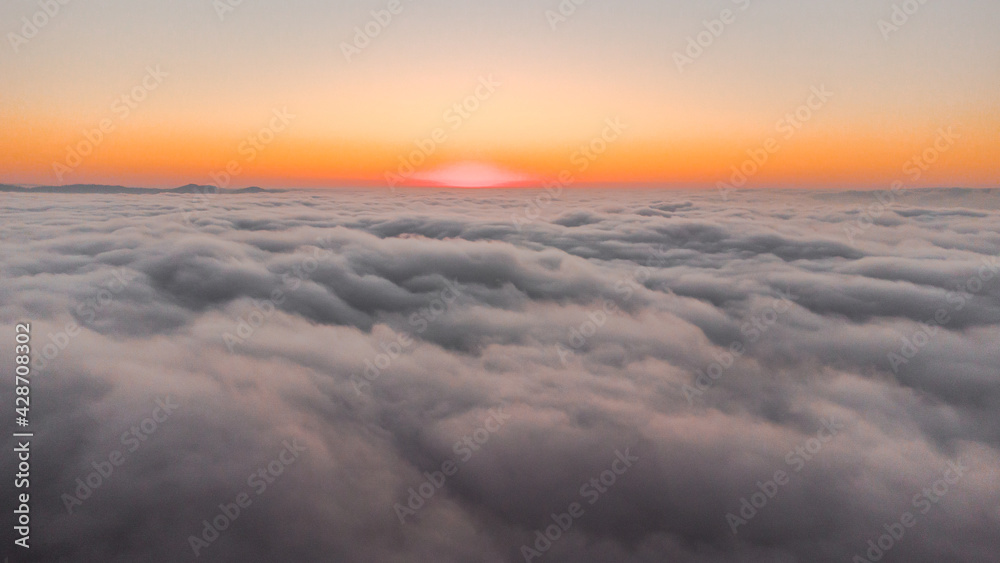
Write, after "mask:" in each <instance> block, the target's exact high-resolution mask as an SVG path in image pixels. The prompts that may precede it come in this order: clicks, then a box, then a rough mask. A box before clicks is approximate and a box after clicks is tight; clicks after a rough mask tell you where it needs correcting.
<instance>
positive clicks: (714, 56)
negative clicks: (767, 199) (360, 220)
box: [0, 0, 1000, 188]
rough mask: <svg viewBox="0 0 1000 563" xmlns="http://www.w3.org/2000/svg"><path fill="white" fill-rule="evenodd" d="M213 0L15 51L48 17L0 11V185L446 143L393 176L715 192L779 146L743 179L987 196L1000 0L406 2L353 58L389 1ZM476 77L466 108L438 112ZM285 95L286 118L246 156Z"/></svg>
mask: <svg viewBox="0 0 1000 563" xmlns="http://www.w3.org/2000/svg"><path fill="white" fill-rule="evenodd" d="M53 1H54V0H53ZM64 1H65V0H64ZM232 1H233V3H236V0H232ZM225 2H227V0H219V1H218V2H216V3H214V4H216V5H217V4H222V3H225ZM567 3H569V0H567ZM896 3H897V4H898V5H900V6H902V5H904V4H907V2H903V1H902V0H897V1H896ZM914 3H915V2H914ZM214 4H213V1H212V0H175V1H172V2H142V3H137V2H127V1H124V0H97V1H91V2H84V1H82V0H73V1H69V3H68V5H65V6H59V12H58V13H57V14H56V15H55V16H53V17H51V18H49V21H48V22H46V23H45V25H44V26H41V27H40V29H38V31H37V34H35V35H34V36H33V37H30V38H27V34H24V37H25V41H20V40H18V39H16V38H15V37H14V36H12V35H11V34H22V33H24V31H28V32H29V33H30V31H31V30H30V29H28V30H24V29H23V28H24V21H23V20H22V18H25V17H27V18H29V19H30V18H32V17H36V19H37V20H38V21H43V20H44V19H45V18H42V16H36V13H38V12H39V11H40V10H41V8H40V6H39V4H38V2H36V1H26V0H25V1H22V0H15V1H11V2H5V3H4V4H3V5H2V6H0V31H2V32H3V34H4V44H3V45H2V46H0V77H2V78H0V81H2V86H3V87H2V88H0V182H7V183H25V184H62V183H67V184H68V183H114V184H125V185H145V186H155V187H173V186H176V185H180V184H184V183H188V182H195V183H211V182H212V181H213V173H214V174H216V176H215V178H222V176H219V175H218V173H219V172H220V171H223V170H225V168H226V166H227V164H229V163H230V162H231V161H235V164H238V165H239V169H238V174H235V175H233V178H232V180H231V182H230V183H229V184H227V185H228V186H229V187H244V186H248V185H261V186H265V187H311V186H316V187H319V186H337V185H359V184H362V185H374V186H378V185H381V186H385V185H386V184H387V181H386V178H385V174H386V172H389V171H393V172H395V171H397V169H398V166H399V164H400V162H399V161H400V159H401V158H403V159H405V158H407V157H408V155H409V154H410V153H411V152H412V151H413V150H415V149H416V145H415V143H414V141H415V140H418V139H428V138H431V137H432V136H434V135H435V132H437V133H438V134H439V138H440V139H443V140H442V141H441V142H436V143H435V145H434V151H433V154H431V155H430V157H429V158H427V159H426V161H425V162H422V163H420V165H419V166H416V167H415V169H414V171H413V174H412V175H407V178H406V180H407V182H406V183H409V184H413V183H444V184H463V183H464V184H470V185H474V184H477V183H479V184H489V183H499V182H509V183H512V184H517V185H523V184H530V183H535V182H538V181H541V180H544V179H551V178H554V177H557V176H558V175H559V174H560V172H563V171H567V172H568V174H569V176H570V177H572V179H573V180H574V181H575V182H576V183H579V184H586V183H596V184H609V183H614V184H627V183H637V184H655V185H664V186H671V187H714V186H716V185H717V183H718V182H720V181H729V180H730V178H731V176H732V167H733V166H740V165H741V164H743V163H744V161H745V160H746V159H747V158H748V152H747V151H748V150H749V151H753V150H757V149H759V148H760V147H763V146H765V143H766V141H767V140H768V139H769V138H773V139H774V143H773V144H772V147H777V149H776V150H775V151H774V153H773V154H771V155H770V156H769V157H768V161H767V162H766V163H764V164H763V166H760V167H759V170H758V171H756V172H755V173H753V174H751V177H750V178H749V181H748V183H747V184H746V185H747V186H752V187H767V186H775V187H790V186H801V187H858V188H862V187H884V186H885V185H887V184H889V183H891V182H892V181H895V180H901V181H904V182H906V185H907V186H911V187H919V186H973V187H977V186H996V185H997V176H998V174H997V172H998V167H997V163H998V162H1000V111H998V109H997V105H996V104H997V94H998V93H1000V34H997V32H996V24H997V22H998V21H1000V4H998V3H997V2H996V1H995V0H951V1H945V0H929V1H928V2H927V3H926V4H924V5H922V6H920V7H919V9H918V10H917V11H916V12H915V13H913V14H912V15H910V16H909V19H908V21H906V22H905V24H904V25H902V26H900V27H899V28H898V30H892V31H891V32H886V30H885V29H882V30H880V26H879V21H880V20H885V21H890V18H891V17H892V14H893V5H894V3H893V2H892V1H889V0H819V1H812V2H802V1H800V0H767V1H765V0H711V1H698V2H694V1H689V2H678V1H670V0H656V1H654V0H616V1H612V0H587V1H585V2H583V4H582V5H581V6H579V7H578V8H577V9H576V12H575V13H574V14H572V15H570V16H568V17H567V18H566V21H564V22H561V23H558V25H556V26H555V29H553V26H552V25H551V23H550V21H549V18H547V15H546V11H548V10H552V11H553V12H558V10H559V1H558V0H551V1H529V0H505V1H504V2H499V1H489V2H487V1H481V0H402V1H401V6H402V11H401V13H399V14H397V15H395V16H393V18H392V21H391V22H390V23H389V24H388V25H387V26H386V27H385V28H384V29H382V30H381V32H380V34H379V35H378V36H377V37H375V38H374V39H372V40H371V42H370V44H369V45H368V46H367V47H365V48H364V49H363V50H361V52H360V53H356V54H355V55H354V56H353V57H352V59H351V60H350V61H348V60H347V58H346V57H345V55H344V53H343V44H344V43H345V42H347V43H351V42H353V41H354V36H355V34H356V32H355V28H356V27H363V26H365V24H367V23H369V22H370V21H372V19H373V17H372V15H371V12H372V11H373V10H376V11H377V10H383V9H385V8H386V7H387V6H388V5H389V4H390V2H389V0H378V1H368V0H365V1H356V2H346V1H331V2H319V1H311V0H283V1H279V0H243V2H242V4H241V5H239V6H237V7H235V8H234V9H233V10H232V11H229V12H226V13H225V14H224V17H220V15H219V14H218V13H217V7H216V6H215V5H214ZM744 8H745V9H744ZM726 9H729V10H732V13H733V14H734V16H733V17H734V21H732V23H730V24H728V25H725V26H724V29H723V31H722V32H721V34H720V35H719V36H718V37H717V38H713V39H712V41H711V44H710V45H709V46H708V47H707V48H704V52H703V53H702V54H700V56H698V57H697V58H696V59H693V60H692V62H691V64H688V65H686V66H685V67H684V69H683V72H682V71H680V70H679V69H678V65H677V64H676V62H675V57H674V53H675V52H678V53H683V52H684V50H685V49H686V47H687V46H688V40H689V38H691V37H695V36H696V35H697V34H698V33H699V32H702V31H705V25H704V23H703V22H704V21H705V20H712V19H716V18H719V16H720V14H721V13H722V11H723V10H726ZM898 21H899V19H898V18H897V22H898ZM886 34H887V35H886ZM15 43H16V46H15ZM156 67H159V68H160V69H162V71H163V72H166V73H167V74H168V76H166V77H165V78H163V80H162V83H159V84H157V85H156V87H155V89H152V90H151V91H149V92H148V97H146V99H145V100H143V101H141V102H139V103H136V104H135V107H134V108H130V110H129V113H128V115H127V117H126V116H125V115H124V112H123V111H122V105H121V104H119V105H118V106H117V109H116V106H115V100H118V99H120V98H121V96H122V95H128V94H129V93H130V92H132V91H133V88H135V87H136V86H139V85H140V84H142V82H143V79H144V77H145V76H146V75H147V69H148V68H156ZM489 77H492V78H493V80H494V81H495V82H499V86H496V87H495V91H493V92H491V93H489V94H488V95H486V96H483V97H484V98H485V99H483V100H482V101H481V102H479V106H480V107H479V108H478V110H476V111H475V112H472V113H470V114H469V116H468V117H467V118H461V119H460V120H458V121H456V120H455V115H456V114H454V113H453V114H451V115H450V117H449V115H448V114H446V112H447V111H448V110H449V108H451V107H452V106H453V105H454V104H456V103H460V102H462V101H463V100H464V99H466V98H467V97H468V96H470V95H473V94H474V93H475V92H476V91H477V86H478V85H479V84H480V81H481V80H484V79H487V78H489ZM147 83H148V84H152V82H149V81H148V80H147ZM814 87H816V88H820V87H823V88H825V89H826V90H828V91H830V92H832V93H833V97H832V98H830V99H829V100H827V101H826V102H825V103H823V104H818V103H815V102H816V100H815V99H814V100H813V101H814V105H817V106H821V107H819V109H816V110H815V111H812V112H809V113H812V115H811V116H810V117H809V119H808V120H806V121H805V122H804V123H803V124H802V126H801V128H800V129H795V132H794V134H793V135H790V137H786V134H785V133H784V132H782V131H779V129H778V127H779V125H778V124H779V120H781V119H783V117H784V116H785V115H786V114H789V113H792V112H795V111H796V109H798V108H799V107H800V106H801V105H802V104H804V103H806V102H807V101H808V100H809V98H810V95H811V94H810V92H811V90H812V89H813V88H814ZM479 91H480V93H481V94H482V93H484V92H487V90H486V89H483V88H480V90H479ZM282 108H287V111H288V112H289V113H291V114H293V115H294V116H295V117H294V119H291V121H290V122H289V123H288V124H287V126H284V127H283V130H281V131H278V132H276V133H274V136H273V137H274V138H273V140H272V141H271V142H270V143H268V144H266V145H265V144H263V143H259V146H261V147H263V148H262V149H261V150H257V149H253V150H250V149H248V148H247V146H248V145H244V147H243V150H241V143H243V142H244V141H246V140H247V138H248V137H250V136H251V135H254V134H255V133H258V132H259V131H260V130H261V129H262V128H266V127H269V125H270V124H272V123H277V122H274V121H273V120H272V116H273V115H274V112H275V111H276V110H281V109H282ZM105 119H107V120H110V122H111V124H112V125H113V127H114V129H113V130H112V131H110V132H109V133H107V134H105V135H104V138H103V139H101V140H100V142H99V143H97V144H96V147H95V148H94V149H93V152H92V154H89V155H87V156H84V157H82V158H81V159H80V162H79V164H78V165H75V166H73V165H72V164H75V163H74V162H73V159H72V158H69V160H67V159H68V156H67V154H68V147H77V146H80V145H81V143H82V144H83V145H84V147H83V148H84V149H86V146H85V145H86V138H87V136H86V135H85V134H84V131H85V130H93V129H95V128H98V127H99V126H100V123H101V121H102V120H105ZM609 119H611V120H614V119H618V120H620V122H621V123H623V124H625V125H626V128H625V131H624V132H622V133H621V134H620V135H618V136H617V138H615V140H614V141H613V142H610V143H608V146H607V150H606V152H604V153H603V154H601V155H599V156H596V158H595V160H593V161H592V162H590V161H589V160H588V166H587V167H586V169H585V170H584V169H583V166H582V165H581V160H580V158H579V155H577V156H576V157H574V153H576V152H577V151H579V150H580V147H581V146H582V145H586V144H589V143H590V142H591V141H592V140H594V139H597V138H599V137H600V136H601V135H602V133H603V134H605V135H606V136H607V134H608V131H607V130H606V127H607V125H606V123H607V120H609ZM456 123H460V127H458V128H457V129H454V128H453V125H455V124H456ZM948 128H951V130H952V131H954V132H956V133H958V134H959V135H960V137H958V138H957V139H956V140H954V141H953V142H951V141H949V142H947V143H945V142H940V141H939V142H938V145H939V147H946V148H947V150H943V151H934V154H931V156H934V157H935V159H936V161H935V162H934V163H933V164H932V165H930V166H928V167H927V170H926V171H924V170H921V173H920V174H919V177H917V174H915V173H914V172H913V171H914V167H913V166H912V165H908V164H907V161H908V160H909V159H910V158H911V157H913V156H914V155H916V154H920V153H921V152H923V151H925V149H928V148H930V147H933V146H934V144H935V142H936V141H938V137H939V135H940V133H939V131H940V130H942V129H943V130H948ZM439 130H440V131H439ZM786 131H787V130H786ZM440 133H444V135H443V136H440ZM264 136H265V138H269V132H268V133H265V134H264ZM599 145H600V143H598V146H599ZM758 154H759V151H758ZM251 155H253V159H252V160H250V157H251ZM54 163H59V164H60V165H63V166H66V167H67V168H66V169H62V170H61V174H60V173H57V172H58V171H57V170H55V168H57V167H54V166H53V164H54ZM67 169H68V170H67ZM748 169H750V170H752V169H753V167H750V168H748Z"/></svg>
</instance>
